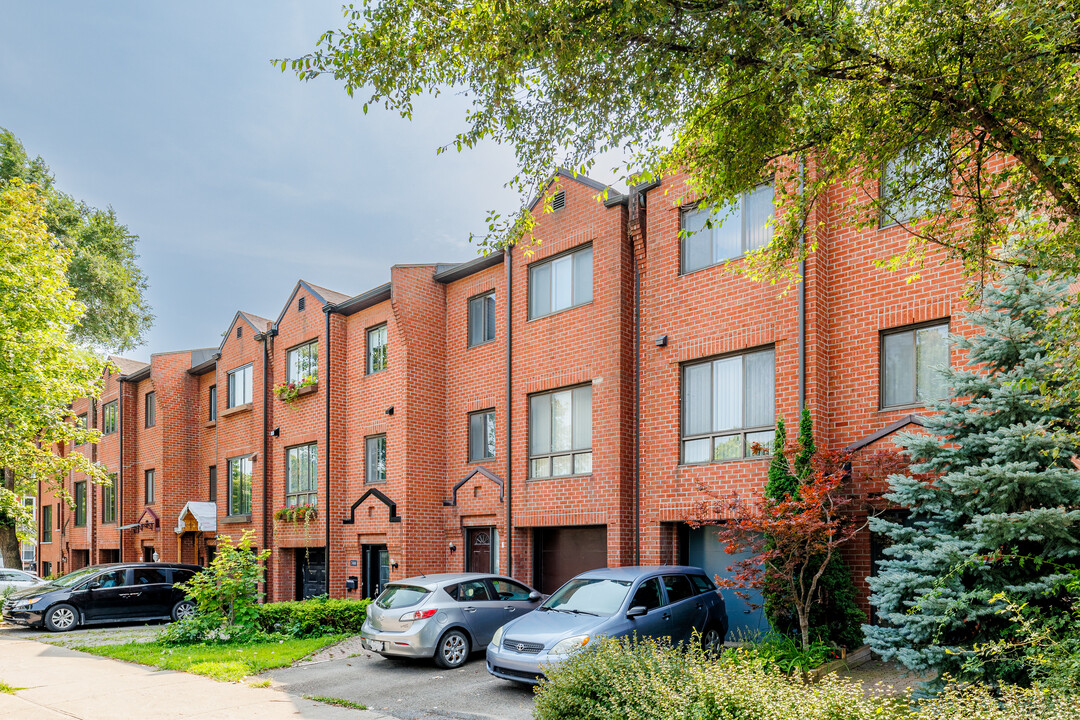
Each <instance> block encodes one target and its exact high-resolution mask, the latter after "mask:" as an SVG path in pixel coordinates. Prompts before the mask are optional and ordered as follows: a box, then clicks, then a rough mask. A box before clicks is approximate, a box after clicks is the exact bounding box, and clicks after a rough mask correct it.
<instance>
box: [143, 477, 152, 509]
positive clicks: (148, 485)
mask: <svg viewBox="0 0 1080 720" xmlns="http://www.w3.org/2000/svg"><path fill="white" fill-rule="evenodd" d="M144 478H145V482H144V483H143V488H144V490H145V492H144V498H143V499H144V500H145V501H146V504H147V505H153V504H154V471H153V470H147V471H146V473H145V474H144Z"/></svg>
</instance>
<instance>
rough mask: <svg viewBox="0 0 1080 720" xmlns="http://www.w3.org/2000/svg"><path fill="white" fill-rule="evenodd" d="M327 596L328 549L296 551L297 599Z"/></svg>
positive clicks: (300, 549)
mask: <svg viewBox="0 0 1080 720" xmlns="http://www.w3.org/2000/svg"><path fill="white" fill-rule="evenodd" d="M325 594H326V549H325V548H321V547H320V548H298V549H297V550H296V599H297V600H307V599H308V598H313V597H316V596H318V595H325Z"/></svg>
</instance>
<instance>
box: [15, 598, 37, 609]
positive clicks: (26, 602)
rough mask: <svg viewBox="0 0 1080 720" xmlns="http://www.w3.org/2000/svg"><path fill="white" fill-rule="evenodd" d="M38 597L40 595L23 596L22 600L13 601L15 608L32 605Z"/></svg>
mask: <svg viewBox="0 0 1080 720" xmlns="http://www.w3.org/2000/svg"><path fill="white" fill-rule="evenodd" d="M40 599H41V597H32V598H23V599H22V600H19V601H18V602H16V603H15V607H17V608H25V607H30V606H31V605H33V604H34V603H36V602H37V601H38V600H40Z"/></svg>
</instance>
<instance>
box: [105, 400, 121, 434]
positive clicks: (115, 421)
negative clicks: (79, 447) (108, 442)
mask: <svg viewBox="0 0 1080 720" xmlns="http://www.w3.org/2000/svg"><path fill="white" fill-rule="evenodd" d="M119 427H120V411H119V408H118V406H117V404H116V400H113V401H112V402H107V403H105V404H104V405H102V406H101V433H102V434H103V435H109V434H111V433H114V432H116V430H117V428H119Z"/></svg>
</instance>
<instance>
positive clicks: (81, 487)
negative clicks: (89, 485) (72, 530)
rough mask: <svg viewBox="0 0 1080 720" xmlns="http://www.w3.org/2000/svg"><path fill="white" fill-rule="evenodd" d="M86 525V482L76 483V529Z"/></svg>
mask: <svg viewBox="0 0 1080 720" xmlns="http://www.w3.org/2000/svg"><path fill="white" fill-rule="evenodd" d="M84 525H86V481H85V480H84V481H82V482H77V483H75V527H83V526H84Z"/></svg>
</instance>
